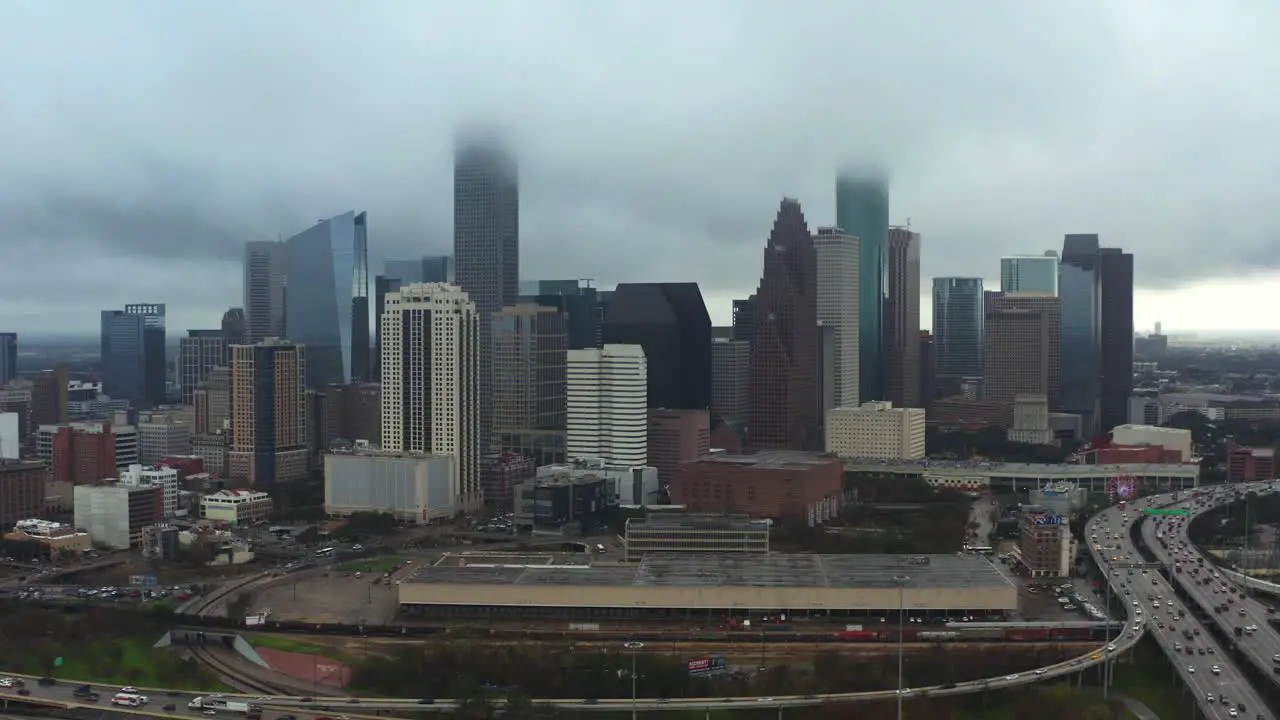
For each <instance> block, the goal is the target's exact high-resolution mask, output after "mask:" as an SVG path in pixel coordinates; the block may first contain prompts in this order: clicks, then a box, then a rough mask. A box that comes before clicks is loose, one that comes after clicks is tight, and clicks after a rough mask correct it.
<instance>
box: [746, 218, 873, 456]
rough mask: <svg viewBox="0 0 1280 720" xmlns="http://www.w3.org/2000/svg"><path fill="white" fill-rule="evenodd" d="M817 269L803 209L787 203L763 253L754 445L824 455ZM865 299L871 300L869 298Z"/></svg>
mask: <svg viewBox="0 0 1280 720" xmlns="http://www.w3.org/2000/svg"><path fill="white" fill-rule="evenodd" d="M817 275H818V268H817V256H816V254H815V253H814V249H813V237H812V236H810V234H809V225H808V223H806V222H805V219H804V211H803V210H801V209H800V203H799V202H798V201H796V200H793V199H791V198H784V199H783V200H782V204H781V206H780V207H779V208H778V215H777V217H776V218H775V219H774V222H773V229H772V231H770V233H769V239H768V241H767V242H766V244H765V249H764V272H763V273H762V274H761V277H760V285H759V286H758V287H757V289H756V293H755V295H754V300H755V302H754V305H753V307H752V316H753V318H754V322H755V324H754V326H753V328H752V333H751V373H750V381H749V382H750V393H751V412H750V416H749V419H748V422H747V430H748V433H749V440H750V442H751V445H752V446H753V447H756V448H761V449H793V450H819V449H821V447H822V435H821V433H820V429H821V426H822V423H821V420H820V418H819V417H818V287H817V286H818V277H817ZM864 297H865V295H864Z"/></svg>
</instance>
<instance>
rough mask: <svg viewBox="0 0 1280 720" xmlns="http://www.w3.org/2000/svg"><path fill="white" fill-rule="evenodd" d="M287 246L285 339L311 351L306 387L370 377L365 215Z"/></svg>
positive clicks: (328, 223)
mask: <svg viewBox="0 0 1280 720" xmlns="http://www.w3.org/2000/svg"><path fill="white" fill-rule="evenodd" d="M285 244H286V245H287V248H288V249H287V251H286V253H287V257H288V262H287V272H286V278H287V286H288V287H287V294H288V301H287V302H286V303H285V305H286V312H285V336H286V337H287V338H288V339H289V340H291V341H293V342H295V343H299V344H302V345H305V346H306V348H307V363H306V370H307V387H310V388H320V387H324V386H326V385H332V384H343V383H348V382H351V381H353V380H355V381H361V380H368V379H370V378H369V257H368V225H367V218H366V216H365V213H359V214H357V213H355V212H346V213H343V214H342V215H336V216H334V217H331V218H329V219H328V220H321V221H320V222H319V223H317V224H315V225H313V226H311V227H310V228H308V229H306V230H303V231H302V232H300V233H298V234H297V235H294V236H293V237H291V238H289V239H288V240H287V241H286V242H285ZM250 317H251V318H252V313H250ZM251 324H252V320H251Z"/></svg>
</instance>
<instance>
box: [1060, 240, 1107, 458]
mask: <svg viewBox="0 0 1280 720" xmlns="http://www.w3.org/2000/svg"><path fill="white" fill-rule="evenodd" d="M1098 258H1099V248H1098V236H1097V235H1067V236H1066V238H1065V239H1064V240H1063V243H1062V262H1061V263H1060V264H1059V266H1058V297H1059V298H1061V299H1062V409H1063V410H1065V411H1067V412H1070V413H1078V414H1080V415H1081V417H1082V419H1083V424H1084V431H1085V433H1086V434H1092V433H1093V432H1094V427H1095V424H1094V421H1095V419H1096V418H1097V414H1098V400H1099V394H1100V392H1101V387H1100V380H1101V374H1102V371H1101V367H1100V365H1099V361H1100V352H1101V351H1100V346H1101V336H1102V322H1101V317H1102V316H1101V311H1100V308H1101V304H1102V283H1101V276H1100V274H1099V259H1098Z"/></svg>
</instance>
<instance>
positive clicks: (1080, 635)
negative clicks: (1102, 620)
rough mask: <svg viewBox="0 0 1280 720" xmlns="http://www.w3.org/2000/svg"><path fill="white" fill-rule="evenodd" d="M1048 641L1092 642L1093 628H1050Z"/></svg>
mask: <svg viewBox="0 0 1280 720" xmlns="http://www.w3.org/2000/svg"><path fill="white" fill-rule="evenodd" d="M1049 639H1051V640H1092V639H1093V628H1087V627H1064V628H1052V629H1051V630H1049Z"/></svg>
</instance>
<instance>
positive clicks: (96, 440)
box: [52, 424, 116, 485]
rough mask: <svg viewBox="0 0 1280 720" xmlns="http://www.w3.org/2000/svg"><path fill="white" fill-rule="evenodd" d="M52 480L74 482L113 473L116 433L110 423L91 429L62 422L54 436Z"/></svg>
mask: <svg viewBox="0 0 1280 720" xmlns="http://www.w3.org/2000/svg"><path fill="white" fill-rule="evenodd" d="M52 466H53V480H54V481H55V482H69V483H72V484H75V485H83V484H86V483H97V482H101V481H103V480H105V479H108V478H113V477H115V476H116V435H115V433H114V432H112V430H111V426H110V425H105V424H104V425H102V426H101V431H100V432H93V431H90V430H87V429H84V428H80V427H76V426H74V425H62V426H60V427H58V429H57V430H56V431H55V432H54V435H53V462H52Z"/></svg>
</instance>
